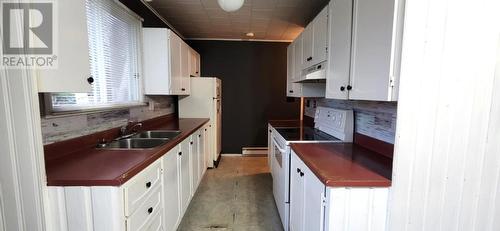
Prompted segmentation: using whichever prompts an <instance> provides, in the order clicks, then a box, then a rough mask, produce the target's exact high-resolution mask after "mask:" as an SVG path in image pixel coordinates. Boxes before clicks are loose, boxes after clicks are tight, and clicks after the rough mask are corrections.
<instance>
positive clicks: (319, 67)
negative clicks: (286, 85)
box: [294, 61, 326, 83]
mask: <svg viewBox="0 0 500 231" xmlns="http://www.w3.org/2000/svg"><path fill="white" fill-rule="evenodd" d="M325 81H326V61H323V62H321V63H318V64H316V65H313V66H311V67H308V68H306V69H304V70H302V72H301V75H300V77H299V78H298V79H296V80H295V81H294V82H295V83H307V82H316V83H317V82H325Z"/></svg>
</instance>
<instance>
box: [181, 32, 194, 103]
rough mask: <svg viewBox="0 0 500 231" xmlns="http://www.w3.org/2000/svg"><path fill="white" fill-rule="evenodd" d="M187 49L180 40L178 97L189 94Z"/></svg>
mask: <svg viewBox="0 0 500 231" xmlns="http://www.w3.org/2000/svg"><path fill="white" fill-rule="evenodd" d="M189 49H191V48H190V47H189V46H188V45H187V44H186V43H185V42H184V41H182V40H181V92H180V95H189V94H190V92H191V80H190V79H189V77H190V76H189V56H190V54H189Z"/></svg>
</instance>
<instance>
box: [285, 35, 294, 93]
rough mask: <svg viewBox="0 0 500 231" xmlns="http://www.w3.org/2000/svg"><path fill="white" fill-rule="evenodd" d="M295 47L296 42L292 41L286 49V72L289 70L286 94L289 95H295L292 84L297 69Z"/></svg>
mask: <svg viewBox="0 0 500 231" xmlns="http://www.w3.org/2000/svg"><path fill="white" fill-rule="evenodd" d="M294 47H295V43H291V44H290V45H288V48H287V50H286V57H287V59H286V67H287V69H286V72H287V76H286V77H287V78H286V95H287V96H289V97H292V96H293V93H294V89H293V86H292V83H293V79H294V75H295V69H294V64H295V59H294V58H295V57H294Z"/></svg>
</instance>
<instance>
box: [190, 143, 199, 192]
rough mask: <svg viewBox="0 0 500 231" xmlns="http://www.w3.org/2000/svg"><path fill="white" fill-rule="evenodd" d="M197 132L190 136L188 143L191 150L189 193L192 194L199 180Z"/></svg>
mask: <svg viewBox="0 0 500 231" xmlns="http://www.w3.org/2000/svg"><path fill="white" fill-rule="evenodd" d="M198 140H199V137H198V134H196V133H194V134H193V135H192V136H191V142H190V143H189V144H190V145H189V146H190V148H191V151H190V155H189V158H190V159H191V176H192V177H191V195H194V193H195V192H196V188H197V187H198V182H199V177H200V174H199V171H200V167H199V165H198V163H199V151H198Z"/></svg>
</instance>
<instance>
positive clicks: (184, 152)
mask: <svg viewBox="0 0 500 231" xmlns="http://www.w3.org/2000/svg"><path fill="white" fill-rule="evenodd" d="M189 142H190V141H189V139H185V140H184V141H182V142H181V144H180V147H181V148H180V151H179V154H178V155H179V158H178V159H179V161H178V163H179V170H180V171H179V172H180V197H181V214H184V212H186V209H187V207H188V205H189V200H190V199H191V184H190V181H191V176H190V170H189V156H190V153H189Z"/></svg>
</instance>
